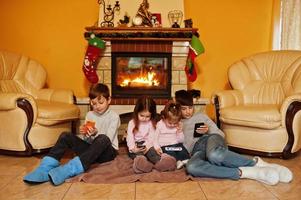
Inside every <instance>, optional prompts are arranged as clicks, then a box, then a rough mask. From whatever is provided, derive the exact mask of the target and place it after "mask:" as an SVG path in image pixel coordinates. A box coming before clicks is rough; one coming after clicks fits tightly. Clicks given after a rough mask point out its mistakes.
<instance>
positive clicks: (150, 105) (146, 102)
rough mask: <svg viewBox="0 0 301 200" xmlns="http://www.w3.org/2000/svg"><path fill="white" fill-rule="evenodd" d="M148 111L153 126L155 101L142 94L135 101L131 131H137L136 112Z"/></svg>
mask: <svg viewBox="0 0 301 200" xmlns="http://www.w3.org/2000/svg"><path fill="white" fill-rule="evenodd" d="M145 110H146V111H149V112H150V113H151V118H150V120H151V122H152V124H153V127H154V128H155V127H156V115H157V108H156V102H155V101H154V100H153V99H152V98H151V97H148V96H142V97H140V98H139V99H137V101H136V105H135V108H134V112H133V120H134V124H135V126H134V128H133V133H135V132H136V131H138V127H139V119H138V113H139V112H142V111H145Z"/></svg>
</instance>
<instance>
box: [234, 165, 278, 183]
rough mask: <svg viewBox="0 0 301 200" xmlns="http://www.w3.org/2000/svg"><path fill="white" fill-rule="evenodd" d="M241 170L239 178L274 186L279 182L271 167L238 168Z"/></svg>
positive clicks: (275, 172)
mask: <svg viewBox="0 0 301 200" xmlns="http://www.w3.org/2000/svg"><path fill="white" fill-rule="evenodd" d="M239 169H240V170H241V176H240V178H249V179H253V180H257V181H260V182H263V183H265V184H268V185H276V184H277V183H278V182H279V175H278V172H277V170H276V169H274V168H272V167H257V166H254V167H239Z"/></svg>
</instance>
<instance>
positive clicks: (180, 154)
mask: <svg viewBox="0 0 301 200" xmlns="http://www.w3.org/2000/svg"><path fill="white" fill-rule="evenodd" d="M165 147H181V148H182V150H181V151H166V150H165ZM161 149H162V151H163V153H167V154H168V155H170V156H172V157H174V158H175V159H176V160H177V161H178V160H187V159H189V158H190V156H189V153H188V151H187V149H186V148H185V147H184V145H183V143H178V144H173V145H168V146H163V147H161Z"/></svg>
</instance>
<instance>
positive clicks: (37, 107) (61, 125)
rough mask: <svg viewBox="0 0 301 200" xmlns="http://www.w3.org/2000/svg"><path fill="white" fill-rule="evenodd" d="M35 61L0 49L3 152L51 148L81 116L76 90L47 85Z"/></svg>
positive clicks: (0, 150) (25, 152)
mask: <svg viewBox="0 0 301 200" xmlns="http://www.w3.org/2000/svg"><path fill="white" fill-rule="evenodd" d="M45 83H46V71H45V69H44V68H43V67H42V66H41V65H40V64H39V63H37V62H36V61H34V60H32V59H30V58H28V57H26V56H22V55H18V54H14V53H10V52H6V51H0V153H4V154H14V155H32V154H33V153H39V152H42V151H45V150H48V149H49V148H51V147H52V146H53V145H54V144H55V142H56V140H57V138H58V137H59V135H60V134H61V133H62V132H63V131H70V129H71V124H72V121H75V120H76V119H78V117H79V109H78V108H77V106H75V105H74V104H73V99H74V98H73V92H72V91H70V90H53V89H46V88H44V86H45Z"/></svg>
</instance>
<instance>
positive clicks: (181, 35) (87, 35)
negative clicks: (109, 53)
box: [85, 31, 194, 39]
mask: <svg viewBox="0 0 301 200" xmlns="http://www.w3.org/2000/svg"><path fill="white" fill-rule="evenodd" d="M91 34H92V32H85V38H86V39H88V38H90V35H91ZM93 34H95V35H96V36H97V37H99V38H112V39H114V38H187V39H191V38H192V36H193V35H194V33H193V32H181V31H179V32H139V31H137V32H110V33H97V32H93Z"/></svg>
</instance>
